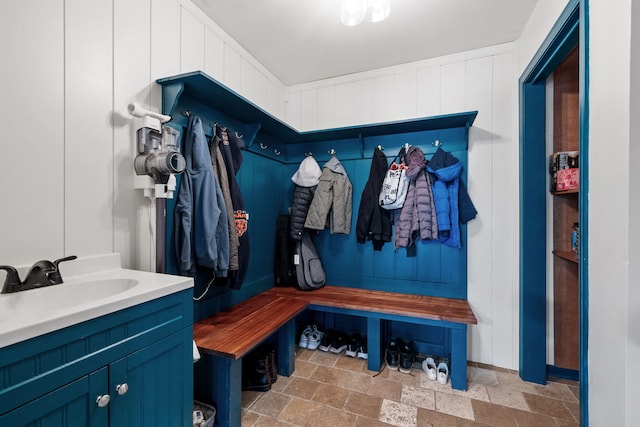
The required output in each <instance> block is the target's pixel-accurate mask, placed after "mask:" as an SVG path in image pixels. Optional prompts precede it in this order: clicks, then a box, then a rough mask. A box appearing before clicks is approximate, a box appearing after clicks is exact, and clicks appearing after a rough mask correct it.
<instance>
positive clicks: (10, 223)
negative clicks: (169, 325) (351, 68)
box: [0, 0, 286, 277]
mask: <svg viewBox="0 0 640 427" xmlns="http://www.w3.org/2000/svg"><path fill="white" fill-rule="evenodd" d="M0 28H1V30H0V31H1V32H2V37H0V48H1V50H2V52H3V61H2V64H3V65H2V66H1V67H0V77H2V80H3V81H4V82H5V83H6V84H4V85H2V88H1V89H0V121H1V122H0V123H1V124H2V128H3V129H4V136H3V137H2V149H3V156H2V157H3V159H4V160H5V162H4V163H6V169H5V174H6V177H7V178H8V180H7V181H8V182H7V183H6V184H5V185H3V186H2V187H0V188H1V189H0V197H2V200H3V204H2V206H3V209H1V210H0V219H1V220H2V221H1V222H0V240H1V241H2V244H1V245H0V261H1V263H3V264H13V265H30V264H31V263H33V262H34V261H36V260H38V259H43V258H47V259H52V258H57V257H61V256H62V255H70V254H76V255H78V256H89V255H96V254H104V253H111V252H120V253H121V254H122V260H123V263H124V266H125V267H132V268H138V269H144V270H151V269H153V268H154V258H155V249H154V239H153V230H152V228H153V221H150V218H155V212H154V205H153V204H152V203H150V201H149V200H148V199H144V198H143V197H142V191H141V190H135V189H134V188H133V176H134V172H133V154H134V143H135V128H134V125H133V121H132V118H131V117H130V116H129V115H128V114H127V105H128V104H129V103H130V102H132V101H136V102H139V103H140V104H141V105H143V106H144V107H146V108H149V109H152V110H155V111H159V109H160V104H161V92H160V88H159V86H158V85H156V84H155V83H153V81H154V80H155V79H157V78H160V77H166V76H170V75H174V74H179V73H184V72H189V71H194V70H204V71H205V72H207V73H208V74H210V75H211V76H213V77H215V78H216V79H218V80H220V81H221V82H223V83H225V84H226V85H228V86H229V87H230V88H232V89H233V90H235V91H236V92H238V93H240V94H242V95H243V96H244V97H245V98H247V99H249V100H251V101H252V102H254V103H255V104H257V105H259V106H261V107H262V108H264V109H266V110H268V111H269V112H271V114H273V115H275V116H277V117H282V118H283V117H284V116H285V96H286V88H285V87H284V86H283V85H282V83H281V82H279V81H278V80H277V79H276V78H275V77H274V76H273V75H272V74H271V73H269V72H268V71H267V70H266V69H265V68H264V67H263V66H262V65H261V64H259V63H258V62H257V61H256V60H255V59H254V58H253V57H251V55H249V54H248V53H247V52H246V51H245V50H244V49H243V48H242V47H240V46H239V45H238V44H237V43H236V42H235V41H234V40H232V39H231V38H230V37H229V36H228V35H227V34H226V33H225V32H224V31H222V30H221V29H220V28H219V27H218V26H217V25H216V24H215V23H214V22H213V21H211V19H209V18H208V17H207V16H205V15H204V14H203V13H202V12H201V11H200V9H198V8H197V7H196V6H195V5H193V4H192V3H191V2H190V1H189V0H97V1H92V2H85V1H82V0H64V1H63V0H31V1H25V2H9V3H6V4H4V3H3V5H2V13H1V14H0ZM7 159H9V160H10V161H6V160H7ZM0 274H4V273H0ZM2 277H4V276H2Z"/></svg>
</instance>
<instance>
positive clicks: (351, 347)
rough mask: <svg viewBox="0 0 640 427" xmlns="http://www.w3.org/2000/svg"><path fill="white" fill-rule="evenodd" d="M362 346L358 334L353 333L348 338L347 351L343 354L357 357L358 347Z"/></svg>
mask: <svg viewBox="0 0 640 427" xmlns="http://www.w3.org/2000/svg"><path fill="white" fill-rule="evenodd" d="M361 346H362V344H361V339H360V335H358V334H354V335H353V337H351V340H349V344H348V345H347V351H346V352H345V354H346V355H347V356H349V357H357V356H358V348H360V347H361Z"/></svg>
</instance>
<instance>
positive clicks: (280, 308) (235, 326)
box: [193, 293, 309, 426]
mask: <svg viewBox="0 0 640 427" xmlns="http://www.w3.org/2000/svg"><path fill="white" fill-rule="evenodd" d="M308 305H309V303H308V302H307V301H304V300H298V299H291V298H287V297H285V296H279V295H274V294H267V293H261V294H258V295H256V296H254V297H252V298H249V299H247V300H244V301H242V302H240V303H238V304H236V305H234V306H232V307H230V308H228V309H227V310H224V311H221V312H219V313H217V314H215V315H214V316H211V317H207V318H206V319H203V320H200V321H199V322H196V323H195V324H194V325H193V338H194V341H195V343H196V345H197V346H198V350H199V351H200V352H201V353H202V359H201V360H200V361H199V362H197V363H196V364H195V366H194V396H195V398H196V399H198V400H202V401H206V402H210V403H213V404H214V405H215V406H216V411H217V413H216V425H220V426H240V420H241V418H242V416H241V412H242V401H241V399H242V358H243V357H244V356H245V355H246V354H247V353H249V352H250V351H251V350H252V349H254V348H256V347H257V346H258V345H259V344H261V343H262V342H264V341H265V340H266V339H267V338H269V337H270V336H271V335H273V334H277V337H276V338H277V347H276V358H277V363H276V365H277V367H278V373H279V374H280V375H286V376H289V375H291V373H292V372H293V370H294V369H295V327H296V325H295V317H296V316H297V315H298V314H299V313H301V312H302V311H303V310H304V309H305V308H307V306H308Z"/></svg>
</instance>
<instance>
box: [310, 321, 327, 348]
mask: <svg viewBox="0 0 640 427" xmlns="http://www.w3.org/2000/svg"><path fill="white" fill-rule="evenodd" d="M323 336H324V333H323V332H320V331H319V330H318V328H317V327H316V325H313V327H312V331H311V334H309V344H308V345H307V348H308V349H309V350H315V349H316V348H318V347H319V346H320V341H321V340H322V337H323Z"/></svg>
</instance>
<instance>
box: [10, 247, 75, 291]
mask: <svg viewBox="0 0 640 427" xmlns="http://www.w3.org/2000/svg"><path fill="white" fill-rule="evenodd" d="M76 258H78V257H77V256H75V255H71V256H68V257H65V258H60V259H57V260H55V261H53V262H51V261H47V260H41V261H38V262H36V263H35V264H33V265H32V266H31V269H29V272H28V273H27V278H26V279H25V280H24V282H21V281H20V276H19V274H18V271H17V270H16V269H15V268H14V267H12V266H10V265H0V270H6V272H7V276H6V277H5V279H4V286H3V287H2V291H0V294H9V293H12V292H20V291H26V290H29V289H34V288H41V287H43V286H50V285H59V284H60V283H62V282H63V281H62V276H61V275H60V269H59V268H58V265H59V264H60V263H61V262H63V261H71V260H74V259H76Z"/></svg>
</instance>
